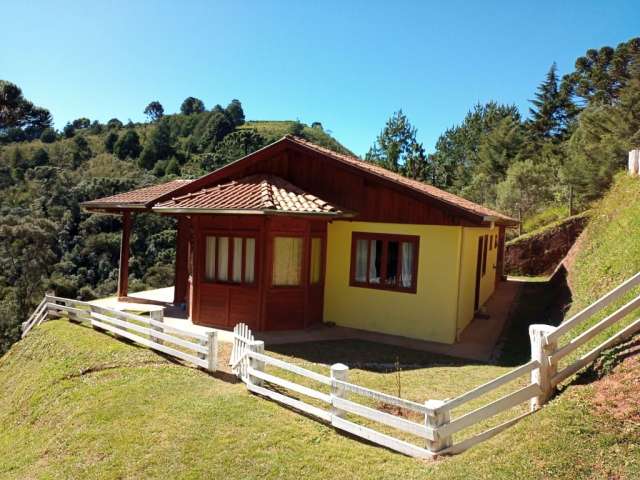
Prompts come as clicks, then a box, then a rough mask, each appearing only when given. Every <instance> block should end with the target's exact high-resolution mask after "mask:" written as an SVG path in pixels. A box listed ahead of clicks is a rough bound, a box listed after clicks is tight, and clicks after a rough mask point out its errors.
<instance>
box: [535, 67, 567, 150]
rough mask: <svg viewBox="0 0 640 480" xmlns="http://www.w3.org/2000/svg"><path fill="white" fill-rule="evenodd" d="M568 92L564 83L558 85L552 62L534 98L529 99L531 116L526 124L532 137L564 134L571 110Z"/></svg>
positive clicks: (554, 136)
mask: <svg viewBox="0 0 640 480" xmlns="http://www.w3.org/2000/svg"><path fill="white" fill-rule="evenodd" d="M570 94H571V91H570V90H568V89H567V87H566V85H565V84H563V87H562V88H561V87H560V85H559V81H558V68H557V66H556V64H555V62H554V63H553V64H552V65H551V68H549V71H548V72H547V76H546V78H545V80H544V81H543V82H542V83H541V84H540V86H538V91H537V92H536V94H535V99H533V100H531V103H532V104H533V107H532V108H529V114H530V115H531V118H530V119H529V121H528V122H527V126H528V128H529V131H530V132H531V133H532V134H533V135H534V137H536V138H557V139H563V138H564V137H565V136H566V134H567V130H568V128H569V125H568V124H569V121H570V117H571V116H572V115H571V112H572V110H573V109H572V108H571V107H572V104H571V99H570Z"/></svg>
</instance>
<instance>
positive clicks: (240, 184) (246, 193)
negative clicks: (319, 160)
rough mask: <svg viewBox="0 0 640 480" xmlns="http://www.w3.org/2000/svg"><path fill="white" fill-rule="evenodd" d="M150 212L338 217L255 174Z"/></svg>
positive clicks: (290, 188) (314, 200)
mask: <svg viewBox="0 0 640 480" xmlns="http://www.w3.org/2000/svg"><path fill="white" fill-rule="evenodd" d="M154 210H159V211H162V210H165V211H167V210H212V211H213V210H215V211H220V210H230V211H232V210H246V211H260V212H266V211H270V212H282V213H292V214H305V213H307V214H327V215H340V214H342V213H344V212H342V211H341V210H340V209H339V208H338V207H336V206H334V205H331V204H330V203H327V202H325V201H324V200H322V199H320V198H318V197H316V196H314V195H311V194H309V193H307V192H305V191H304V190H302V189H300V188H299V187H296V186H295V185H293V184H292V183H289V182H287V181H286V180H284V179H282V178H280V177H277V176H275V175H269V174H257V175H251V176H248V177H244V178H241V179H239V180H233V181H231V182H228V183H225V184H221V185H216V186H214V187H210V188H204V189H202V190H200V191H197V192H191V193H187V194H185V195H181V196H179V197H175V198H172V199H171V200H168V201H165V202H161V203H159V204H157V205H156V206H155V207H154Z"/></svg>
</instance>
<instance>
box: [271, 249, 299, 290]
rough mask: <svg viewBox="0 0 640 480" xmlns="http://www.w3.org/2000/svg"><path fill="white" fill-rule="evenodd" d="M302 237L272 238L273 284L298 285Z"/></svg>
mask: <svg viewBox="0 0 640 480" xmlns="http://www.w3.org/2000/svg"><path fill="white" fill-rule="evenodd" d="M301 270H302V238H300V237H275V238H274V240H273V284H274V285H279V286H287V285H288V286H292V285H300V278H301Z"/></svg>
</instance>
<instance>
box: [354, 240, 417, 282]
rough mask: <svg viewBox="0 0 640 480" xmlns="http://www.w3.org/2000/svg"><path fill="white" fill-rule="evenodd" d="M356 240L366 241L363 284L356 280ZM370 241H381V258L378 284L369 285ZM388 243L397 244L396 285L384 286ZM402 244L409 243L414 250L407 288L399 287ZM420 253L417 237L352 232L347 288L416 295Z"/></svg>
mask: <svg viewBox="0 0 640 480" xmlns="http://www.w3.org/2000/svg"><path fill="white" fill-rule="evenodd" d="M358 240H366V241H367V276H366V279H367V280H366V281H365V282H359V281H357V280H356V278H355V275H356V252H357V247H356V245H357V243H358ZM371 241H382V258H381V259H380V283H370V280H369V279H370V278H371V276H370V273H371V272H370V265H371ZM389 242H397V243H398V264H397V267H396V285H388V284H385V280H386V278H387V256H388V252H389ZM402 243H411V244H413V248H414V255H413V265H412V267H411V268H412V277H411V278H412V285H411V287H409V288H404V287H401V286H399V285H400V282H401V279H402V268H401V267H402V259H401V251H402V247H401V246H402ZM419 252H420V237H419V236H417V235H400V234H399V235H395V234H389V233H372V232H352V233H351V261H350V271H349V286H351V287H361V288H372V289H375V290H389V291H393V292H402V293H416V292H417V290H418V261H419Z"/></svg>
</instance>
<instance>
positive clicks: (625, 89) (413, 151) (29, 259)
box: [0, 38, 640, 354]
mask: <svg viewBox="0 0 640 480" xmlns="http://www.w3.org/2000/svg"><path fill="white" fill-rule="evenodd" d="M144 113H145V115H146V116H147V118H148V121H147V122H144V123H133V122H131V121H128V122H126V123H125V122H123V121H121V120H119V119H117V118H113V119H111V120H109V121H107V122H106V123H101V122H99V121H97V120H93V121H92V120H90V119H88V118H78V119H76V120H74V121H72V122H69V123H67V124H66V125H65V126H64V127H63V128H62V129H60V130H56V129H55V128H53V118H52V116H51V114H50V112H49V111H48V110H47V109H46V108H44V107H41V106H36V105H34V104H33V103H32V102H31V101H29V100H28V99H27V98H26V96H25V94H24V93H23V92H22V90H21V89H20V87H19V86H17V85H15V84H14V83H12V82H10V81H5V80H0V217H1V218H0V354H2V353H3V352H4V351H6V350H7V349H8V347H9V346H10V345H11V344H12V343H13V342H15V341H16V340H17V339H18V338H19V334H20V324H21V322H22V321H24V320H25V319H26V318H27V317H28V315H29V314H30V312H31V310H32V309H33V307H34V305H35V304H36V303H37V302H38V301H39V300H40V299H41V298H42V295H43V293H44V292H45V291H52V292H55V293H56V294H57V295H60V296H65V297H71V298H79V299H83V300H88V299H93V298H97V297H102V296H108V295H111V294H113V293H114V292H115V290H116V283H117V266H118V254H119V242H120V220H119V218H118V217H115V216H110V215H97V214H87V213H86V212H83V211H82V210H81V208H80V206H79V204H80V202H83V201H85V200H89V199H94V198H98V197H102V196H106V195H111V194H114V193H118V192H122V191H126V190H131V189H134V188H139V187H142V186H146V185H150V184H153V183H159V182H164V181H167V180H170V179H172V178H176V177H183V178H194V177H197V176H200V175H202V174H204V173H206V172H210V171H212V170H214V169H216V168H219V167H220V166H223V165H225V164H226V163H228V162H230V161H233V160H235V159H237V158H240V157H242V156H244V155H246V154H249V153H251V152H253V151H255V150H257V149H259V148H261V147H263V146H265V145H267V144H269V143H271V142H273V141H275V140H277V139H278V138H280V137H282V136H283V135H285V134H294V135H299V136H301V137H304V138H306V139H308V140H310V141H313V142H315V143H318V144H320V145H323V146H325V147H327V148H331V149H334V150H336V151H339V152H342V153H350V152H349V151H348V150H347V149H346V148H345V147H344V146H342V145H341V144H340V143H339V142H337V141H336V140H335V139H334V138H333V137H332V136H331V135H330V132H328V131H325V130H324V128H323V126H322V124H321V123H320V122H314V123H312V124H311V125H310V126H309V125H305V124H303V123H301V122H299V121H247V120H246V119H245V113H244V110H243V105H242V103H241V102H240V101H239V100H237V99H234V100H232V101H231V102H229V104H228V105H227V106H226V107H223V106H221V105H215V106H213V107H212V108H209V109H207V108H206V107H205V105H204V102H203V101H202V100H200V99H198V98H194V97H187V98H186V99H185V100H184V102H183V103H182V105H181V107H180V111H179V112H178V113H175V114H165V112H164V108H163V106H162V105H161V103H160V102H158V101H152V102H150V103H149V104H148V105H147V106H146V108H144ZM354 121H355V119H354ZM638 145H640V39H638V38H634V39H631V40H629V41H628V42H625V43H622V44H620V45H618V46H616V47H602V48H599V49H597V50H595V49H592V50H588V51H586V53H585V55H584V56H582V57H580V58H578V59H577V60H576V62H575V69H574V71H572V72H568V73H566V74H564V75H562V76H561V75H560V73H559V72H558V71H557V68H556V66H555V64H551V67H550V69H549V71H548V73H547V74H546V77H544V79H543V80H542V82H541V83H540V86H539V87H538V89H537V91H536V92H532V100H531V108H530V109H529V111H528V112H520V111H518V109H517V108H516V107H515V106H513V105H502V104H499V103H496V102H488V103H486V104H478V105H474V106H472V108H471V110H470V111H469V112H468V114H467V115H466V116H465V117H464V118H463V119H462V120H461V122H460V123H459V124H457V125H454V126H452V127H451V128H449V129H447V130H446V131H445V132H443V133H442V135H441V136H440V138H439V139H438V141H437V143H436V145H435V148H434V151H433V152H432V153H426V150H425V148H424V146H423V145H422V144H421V143H420V142H418V141H417V129H416V127H414V126H413V125H412V124H411V123H410V121H409V119H408V118H407V117H406V115H405V114H404V113H403V112H402V110H399V111H398V112H395V113H394V114H393V115H392V116H391V117H390V118H389V120H388V121H387V123H386V124H385V125H384V127H383V129H382V131H381V132H380V134H379V135H378V137H377V138H376V139H375V141H374V142H373V145H372V147H371V149H370V150H369V152H368V153H367V154H366V156H365V158H364V159H363V160H364V161H369V162H375V163H377V164H380V165H382V166H384V167H385V168H388V169H391V170H394V171H397V172H399V173H401V174H403V175H405V176H408V177H411V178H414V179H417V180H420V181H424V182H427V183H431V184H433V185H435V186H437V187H439V188H442V189H445V190H448V191H451V192H453V193H456V194H458V195H461V196H463V197H466V198H469V199H471V200H473V201H476V202H478V203H482V204H485V205H488V206H490V207H493V208H496V209H498V210H501V211H504V212H505V213H509V214H511V215H513V216H515V217H517V218H519V219H521V220H522V221H523V225H524V229H525V230H529V229H532V228H535V227H536V226H538V225H542V224H544V223H547V222H550V221H553V220H556V219H558V218H561V217H563V216H567V215H570V214H573V213H577V212H579V211H583V210H585V209H588V208H589V207H590V205H591V204H592V202H593V201H595V200H597V199H598V198H599V197H600V196H601V195H602V193H603V192H604V191H606V189H607V188H608V186H609V184H610V182H611V179H612V177H613V175H614V174H615V173H616V172H617V171H619V170H620V169H621V168H623V167H624V165H625V162H626V155H627V152H628V150H630V149H631V148H633V147H634V146H635V147H637V146H638ZM174 242H175V225H174V223H173V221H172V219H171V218H166V217H161V216H158V215H144V214H141V215H136V216H135V220H134V227H133V234H132V254H131V260H130V275H131V276H130V282H129V284H130V290H131V291H136V290H141V289H145V288H158V287H163V286H167V285H171V284H172V281H173V261H174V256H175V250H174Z"/></svg>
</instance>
